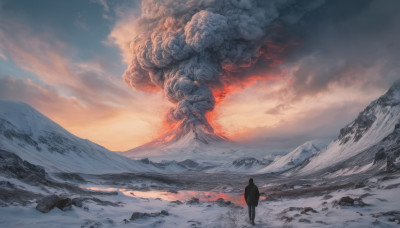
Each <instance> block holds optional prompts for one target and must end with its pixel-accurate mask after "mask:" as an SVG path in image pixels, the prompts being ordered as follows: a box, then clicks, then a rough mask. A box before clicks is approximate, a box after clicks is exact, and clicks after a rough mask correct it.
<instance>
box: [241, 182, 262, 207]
mask: <svg viewBox="0 0 400 228" xmlns="http://www.w3.org/2000/svg"><path fill="white" fill-rule="evenodd" d="M244 199H245V200H246V203H247V205H254V206H258V200H259V199H260V192H259V191H258V188H257V186H256V185H255V184H254V183H250V184H249V185H247V187H246V189H245V190H244Z"/></svg>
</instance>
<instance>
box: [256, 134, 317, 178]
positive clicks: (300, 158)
mask: <svg viewBox="0 0 400 228" xmlns="http://www.w3.org/2000/svg"><path fill="white" fill-rule="evenodd" d="M322 147H323V145H322V144H321V143H315V142H312V141H308V142H306V143H304V144H303V145H300V146H298V147H297V148H296V149H294V150H293V151H291V152H289V153H288V154H286V155H284V156H276V157H275V159H274V160H273V161H272V162H271V164H269V165H268V166H266V167H265V168H263V169H260V170H258V171H257V173H272V172H274V173H275V172H284V171H286V170H289V169H291V168H294V167H296V166H299V165H301V164H302V163H303V162H305V161H306V160H307V159H308V158H310V157H311V156H313V155H315V154H317V153H318V152H319V151H320V149H321V148H322Z"/></svg>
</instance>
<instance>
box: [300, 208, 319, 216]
mask: <svg viewBox="0 0 400 228" xmlns="http://www.w3.org/2000/svg"><path fill="white" fill-rule="evenodd" d="M307 212H312V213H318V211H316V210H314V209H313V208H312V207H304V208H303V209H302V210H301V211H300V213H301V214H307Z"/></svg>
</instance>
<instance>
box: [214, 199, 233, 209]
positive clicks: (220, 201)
mask: <svg viewBox="0 0 400 228" xmlns="http://www.w3.org/2000/svg"><path fill="white" fill-rule="evenodd" d="M215 202H216V203H217V204H218V206H220V207H227V206H230V205H231V204H232V202H231V201H225V200H224V199H223V198H219V199H217V200H216V201H215Z"/></svg>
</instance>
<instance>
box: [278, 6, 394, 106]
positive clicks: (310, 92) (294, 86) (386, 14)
mask: <svg viewBox="0 0 400 228" xmlns="http://www.w3.org/2000/svg"><path fill="white" fill-rule="evenodd" d="M399 10H400V2H399V1H395V0H394V1H393V0H387V1H377V0H375V1H368V0H367V1H363V0H362V1H357V0H356V1H327V2H326V4H324V5H323V6H321V7H319V8H318V9H316V10H315V11H313V12H311V13H309V14H307V15H305V16H304V17H303V18H302V19H301V20H300V21H299V23H297V24H296V27H291V26H290V25H289V26H288V27H287V29H286V31H290V33H289V34H290V36H295V37H298V38H299V40H300V42H301V43H302V44H301V45H300V46H298V47H296V48H295V49H294V50H292V52H291V53H290V55H288V59H287V61H286V62H285V63H284V64H283V65H284V66H286V67H288V68H290V67H294V66H295V67H297V70H296V71H295V72H294V73H293V78H292V80H291V82H290V85H289V86H290V88H289V89H290V90H291V92H292V97H291V99H290V100H289V102H290V101H292V102H295V101H296V100H300V99H302V98H304V97H306V96H314V95H316V94H318V93H321V92H324V91H326V90H328V89H329V86H331V85H333V84H336V85H340V86H343V87H346V86H352V85H364V86H365V87H366V88H368V87H374V88H377V87H378V88H388V87H389V86H390V84H391V83H393V82H394V81H395V80H396V78H399V77H400V76H399V72H400V65H399V64H398V61H397V60H398V59H399V57H400V43H399V42H398V41H399V39H400V27H399V26H398V25H399V24H400V14H399V13H398V12H399Z"/></svg>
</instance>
